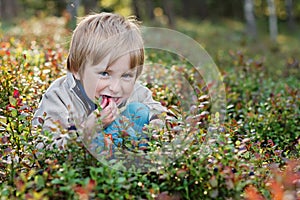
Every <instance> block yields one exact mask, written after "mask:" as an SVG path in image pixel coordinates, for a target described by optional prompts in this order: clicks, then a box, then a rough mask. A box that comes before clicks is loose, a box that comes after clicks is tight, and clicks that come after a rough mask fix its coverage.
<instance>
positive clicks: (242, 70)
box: [0, 0, 300, 200]
mask: <svg viewBox="0 0 300 200" xmlns="http://www.w3.org/2000/svg"><path fill="white" fill-rule="evenodd" d="M97 2H98V4H100V3H101V6H102V7H101V9H104V5H105V9H106V10H118V6H120V5H122V6H121V7H123V11H122V12H127V11H128V10H129V11H130V10H131V2H130V1H128V2H127V1H104V0H103V1H101V2H100V1H97ZM174 2H175V3H174V6H175V8H174V9H182V13H180V15H179V16H177V17H176V29H177V30H179V31H181V32H183V33H185V34H187V35H189V36H190V37H192V38H194V39H195V40H196V41H198V42H199V43H200V44H201V45H202V46H203V47H204V48H205V49H206V50H207V51H208V52H209V53H210V55H211V56H212V58H213V59H214V60H215V62H216V63H217V65H218V67H219V69H220V71H221V73H222V75H223V77H224V83H225V86H226V94H227V107H226V113H227V114H226V120H225V122H222V123H218V121H217V120H216V119H217V118H216V116H214V115H211V113H209V112H210V110H209V106H207V105H209V103H210V99H209V97H207V96H205V95H206V94H207V89H206V88H207V87H205V83H202V84H199V85H198V87H199V90H198V91H199V93H198V100H197V103H196V105H194V106H193V107H191V113H190V114H189V117H190V118H189V120H191V119H192V120H191V122H192V123H196V124H194V126H195V127H196V129H195V130H191V129H190V128H189V127H186V126H184V125H182V124H181V122H180V121H179V120H178V121H173V122H172V123H171V124H170V125H171V127H172V128H171V129H169V130H168V131H167V133H168V134H175V135H176V134H178V130H187V131H190V132H193V133H195V134H196V136H197V137H196V138H197V140H195V143H194V144H193V145H191V147H190V148H189V149H187V150H186V152H184V154H183V156H182V157H180V158H179V159H177V160H176V161H174V163H171V164H170V163H162V165H161V167H160V168H156V169H152V170H149V172H147V173H138V171H135V170H134V169H131V170H130V171H125V172H123V171H117V170H114V169H111V168H109V167H107V166H105V165H103V164H101V163H99V162H98V161H97V160H96V159H95V158H94V157H92V156H91V155H90V154H89V153H88V152H87V151H86V149H85V148H84V147H83V145H82V144H81V143H80V142H79V141H78V140H77V137H76V135H74V133H72V132H66V133H64V135H62V137H65V138H66V141H67V144H66V148H65V149H66V150H63V151H62V150H60V149H58V148H53V149H39V150H38V149H37V148H36V145H37V144H39V143H40V142H42V143H44V144H45V145H52V139H51V133H46V134H41V130H40V129H39V128H37V129H33V128H32V127H31V126H30V121H31V118H32V115H33V112H34V110H35V109H36V107H37V105H38V102H39V100H40V98H41V96H42V94H43V92H44V91H45V90H46V89H47V87H48V86H49V84H50V83H51V82H52V81H53V80H54V79H56V78H57V77H59V76H61V75H63V74H65V73H66V71H65V59H66V56H67V49H68V42H69V38H70V35H71V32H70V30H69V29H68V28H66V25H67V22H68V20H69V18H68V17H67V16H66V15H62V17H58V16H60V15H61V13H60V12H59V13H56V15H57V16H48V14H51V15H52V14H55V12H54V11H55V10H57V9H56V8H57V6H58V5H57V3H58V2H56V1H50V0H49V1H39V2H38V3H39V4H42V5H39V4H37V3H36V2H35V1H20V2H19V3H20V5H26V6H28V8H30V5H31V6H36V7H35V8H32V10H31V11H30V9H28V10H27V11H26V12H30V13H26V12H24V13H22V15H23V14H24V16H29V15H32V14H33V13H34V14H35V15H36V16H38V17H31V18H26V19H27V20H22V19H15V21H10V22H8V21H1V29H0V38H1V43H0V67H1V70H0V73H1V80H0V82H1V85H0V99H1V101H0V104H1V107H0V146H1V147H0V182H1V184H0V196H1V199H90V198H92V199H168V198H169V199H199V198H200V199H253V200H254V199H255V200H256V199H287V198H290V199H299V197H300V196H299V195H300V192H299V190H300V182H299V180H300V174H299V171H300V170H299V169H300V168H299V167H300V163H299V152H300V139H299V135H300V127H299V120H300V110H299V108H300V105H299V104H300V93H299V78H300V77H299V55H300V52H299V48H298V44H299V37H298V35H297V34H299V32H297V30H293V31H291V30H290V29H289V28H288V26H287V24H285V23H284V18H282V19H281V20H282V21H280V22H279V25H280V27H281V29H280V34H279V36H278V40H277V43H273V42H271V40H270V39H269V36H268V31H267V29H266V28H265V27H266V26H265V25H266V20H265V18H264V16H265V15H266V13H265V12H264V11H265V9H263V6H265V3H264V1H255V2H260V3H261V4H258V3H256V7H257V11H256V12H257V16H258V17H260V19H261V20H260V21H259V23H258V25H259V27H260V28H259V29H258V30H259V32H260V34H259V37H258V38H257V40H256V41H253V40H250V39H248V38H247V36H246V35H245V32H244V30H245V28H244V27H245V25H244V22H243V21H242V20H241V18H240V17H241V15H242V14H241V13H240V10H239V9H238V8H240V7H238V6H240V3H239V2H236V4H234V6H235V7H234V9H233V8H232V5H233V4H231V3H229V2H224V1H222V2H223V3H222V5H223V6H220V4H219V3H218V2H217V1H212V0H211V1H208V0H207V1H205V2H206V4H207V6H209V7H210V9H212V8H215V9H216V10H214V11H215V12H210V13H209V16H202V17H200V18H198V17H196V16H197V15H196V13H199V11H197V12H196V11H193V12H192V11H191V12H190V15H191V16H184V13H183V12H184V11H185V10H184V9H183V8H181V7H182V2H181V1H174ZM232 2H234V1H232ZM276 2H279V3H282V1H276ZM35 3H36V4H35ZM143 3H146V1H145V2H143ZM153 3H154V4H155V8H157V7H158V8H159V6H160V5H161V2H160V1H153ZM188 3H189V1H187V4H188ZM45 4H47V8H49V9H48V10H45V9H42V8H44V7H43V6H45ZM51 5H52V7H51ZM117 5H118V6H117ZM280 5H281V6H282V8H283V5H282V4H280ZM126 6H127V7H126ZM37 7H39V8H37ZM195 7H196V6H195ZM52 8H53V9H52ZM54 8H55V9H54ZM125 8H126V9H125ZM259 8H260V9H259ZM20 9H21V8H20ZM51 9H52V10H51ZM61 9H62V10H64V9H65V5H63V6H62V8H61ZM120 9H121V8H120ZM190 9H192V8H190ZM193 9H195V8H193ZM217 9H219V10H217ZM230 9H233V10H234V11H233V12H231V11H230ZM294 9H295V18H296V19H298V17H297V16H298V14H297V13H298V12H299V11H297V10H298V9H299V8H298V7H297V5H296V7H295V8H294ZM37 10H39V11H37ZM126 10H127V11H126ZM222 10H224V11H222ZM186 11H187V10H186ZM79 12H84V8H83V7H82V8H81V11H80V8H79ZM144 12H145V13H146V11H144ZM156 12H157V13H156V14H158V15H157V16H154V17H155V19H156V20H155V21H154V22H155V23H154V24H156V25H160V26H164V25H167V24H166V23H165V21H164V20H165V18H164V15H159V12H160V11H159V9H158V10H157V9H156ZM226 13H227V14H226ZM145 15H146V14H145ZM211 15H215V16H213V17H212V16H211ZM224 17H226V18H224ZM147 24H149V25H150V24H152V25H153V21H152V22H147V21H145V25H147ZM146 56H147V63H148V64H149V65H151V64H161V65H163V66H166V67H169V68H174V69H176V70H178V69H179V70H182V71H184V72H185V73H187V74H193V73H190V71H189V70H190V67H189V63H187V62H186V61H184V60H182V59H180V58H178V57H176V56H174V55H171V54H168V53H165V52H151V51H147V52H146ZM154 76H157V74H155V73H154ZM143 78H147V74H144V77H143ZM190 78H191V80H193V78H194V77H193V76H192V75H191V76H190ZM158 80H159V79H158ZM177 84H178V87H179V85H180V83H179V82H178V83H177ZM148 87H150V89H151V90H152V91H153V94H154V97H155V98H156V99H158V100H160V101H161V102H162V103H163V104H164V105H167V106H169V107H170V108H171V109H173V110H174V111H176V109H177V108H178V107H177V106H179V105H178V101H177V99H176V97H175V96H174V94H172V93H171V92H169V88H167V87H166V86H164V85H163V83H161V82H159V81H156V82H153V84H149V85H148ZM175 87H177V86H176V85H175ZM209 122H213V124H214V127H211V128H212V130H210V131H211V132H212V133H214V134H215V135H216V137H215V138H214V139H211V140H208V141H206V142H207V144H208V145H209V146H211V148H212V151H211V152H210V153H209V154H201V153H199V148H201V145H200V144H201V141H205V138H206V134H207V126H206V125H207V123H209ZM152 131H153V133H155V134H156V135H155V136H156V137H155V138H153V140H152V141H151V144H152V148H153V149H155V148H156V147H157V146H159V145H160V143H161V142H162V140H163V137H164V134H165V133H166V132H165V131H162V130H160V129H158V130H152ZM116 164H118V163H116Z"/></svg>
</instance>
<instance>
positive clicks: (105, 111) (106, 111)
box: [100, 96, 119, 128]
mask: <svg viewBox="0 0 300 200" xmlns="http://www.w3.org/2000/svg"><path fill="white" fill-rule="evenodd" d="M101 107H102V110H101V112H100V119H101V121H102V125H103V127H104V128H105V127H107V126H108V125H109V124H111V123H112V122H113V121H114V120H115V119H116V118H117V117H118V115H119V109H118V107H117V104H116V102H115V101H114V100H113V99H112V98H108V97H106V96H103V100H102V102H101Z"/></svg>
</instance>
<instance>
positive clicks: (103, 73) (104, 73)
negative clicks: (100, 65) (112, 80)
mask: <svg viewBox="0 0 300 200" xmlns="http://www.w3.org/2000/svg"><path fill="white" fill-rule="evenodd" d="M99 74H100V76H103V77H107V76H109V73H108V72H100V73H99Z"/></svg>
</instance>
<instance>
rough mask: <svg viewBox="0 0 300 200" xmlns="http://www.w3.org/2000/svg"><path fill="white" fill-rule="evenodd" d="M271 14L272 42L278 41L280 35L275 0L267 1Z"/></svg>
mask: <svg viewBox="0 0 300 200" xmlns="http://www.w3.org/2000/svg"><path fill="white" fill-rule="evenodd" d="M267 2H268V14H269V31H270V37H271V40H272V41H276V39H277V35H278V27H277V15H276V5H275V2H274V0H267Z"/></svg>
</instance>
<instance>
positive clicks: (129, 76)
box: [123, 74, 133, 79]
mask: <svg viewBox="0 0 300 200" xmlns="http://www.w3.org/2000/svg"><path fill="white" fill-rule="evenodd" d="M132 77H133V75H132V74H124V75H123V78H126V79H130V78H132Z"/></svg>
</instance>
